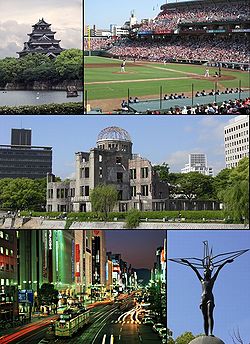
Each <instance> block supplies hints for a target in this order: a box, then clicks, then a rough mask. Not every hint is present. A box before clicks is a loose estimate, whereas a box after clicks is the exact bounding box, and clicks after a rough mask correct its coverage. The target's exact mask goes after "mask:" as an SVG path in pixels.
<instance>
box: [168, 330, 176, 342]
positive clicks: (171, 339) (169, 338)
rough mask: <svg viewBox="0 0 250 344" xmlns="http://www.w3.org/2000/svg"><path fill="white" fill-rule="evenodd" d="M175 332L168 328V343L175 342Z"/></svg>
mask: <svg viewBox="0 0 250 344" xmlns="http://www.w3.org/2000/svg"><path fill="white" fill-rule="evenodd" d="M172 336H173V332H172V331H171V330H170V329H169V328H167V343H168V344H175V340H174V339H173V337H172Z"/></svg>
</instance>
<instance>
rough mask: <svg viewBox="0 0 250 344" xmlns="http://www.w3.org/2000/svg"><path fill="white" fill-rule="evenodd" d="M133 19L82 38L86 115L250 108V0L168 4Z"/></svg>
mask: <svg viewBox="0 0 250 344" xmlns="http://www.w3.org/2000/svg"><path fill="white" fill-rule="evenodd" d="M127 23H128V25H127V32H128V33H127V34H126V35H119V36H117V35H112V36H109V37H102V36H98V35H97V34H96V33H94V32H93V30H92V32H91V30H90V29H89V28H88V34H87V35H86V36H84V67H85V68H84V86H85V95H84V107H85V112H86V113H89V114H91V113H106V114H107V113H110V114H230V113H232V114H249V113H250V87H249V81H250V78H249V71H250V63H249V44H248V40H249V33H250V26H249V23H250V9H249V2H248V0H237V1H235V0H196V1H181V2H175V3H166V4H163V5H161V7H160V12H159V13H158V14H157V16H156V17H155V18H154V19H151V20H144V21H143V22H141V23H140V24H138V23H136V24H135V23H133V24H130V25H129V22H127Z"/></svg>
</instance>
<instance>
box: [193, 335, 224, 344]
mask: <svg viewBox="0 0 250 344" xmlns="http://www.w3.org/2000/svg"><path fill="white" fill-rule="evenodd" d="M189 344H225V343H224V342H223V341H222V340H221V339H220V338H217V337H213V336H201V337H197V338H195V339H193V340H191V342H190V343H189Z"/></svg>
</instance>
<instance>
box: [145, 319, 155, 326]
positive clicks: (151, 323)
mask: <svg viewBox="0 0 250 344" xmlns="http://www.w3.org/2000/svg"><path fill="white" fill-rule="evenodd" d="M143 324H144V325H154V322H153V320H152V319H148V318H146V319H144V320H143Z"/></svg>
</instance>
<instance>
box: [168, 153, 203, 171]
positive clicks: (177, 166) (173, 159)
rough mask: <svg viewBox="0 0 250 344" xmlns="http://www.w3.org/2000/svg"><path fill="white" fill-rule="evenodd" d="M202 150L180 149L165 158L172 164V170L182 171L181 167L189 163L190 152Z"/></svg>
mask: <svg viewBox="0 0 250 344" xmlns="http://www.w3.org/2000/svg"><path fill="white" fill-rule="evenodd" d="M200 152H201V150H200V149H199V148H198V149H197V148H195V149H194V150H188V151H187V150H183V151H182V150H179V151H176V152H173V153H171V154H170V155H169V156H167V158H166V159H165V161H166V163H167V164H168V165H169V166H170V172H181V169H182V168H183V167H185V164H187V163H188V155H189V154H190V153H200Z"/></svg>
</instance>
